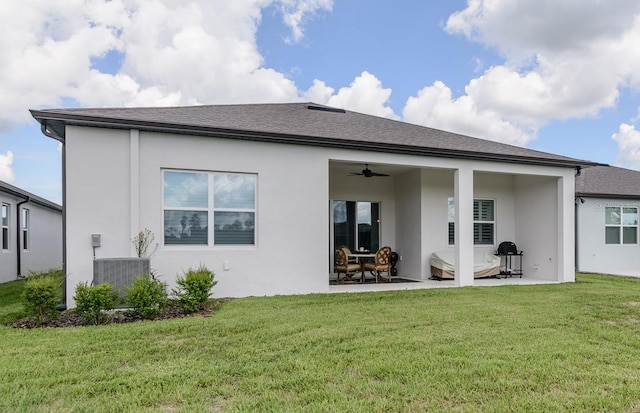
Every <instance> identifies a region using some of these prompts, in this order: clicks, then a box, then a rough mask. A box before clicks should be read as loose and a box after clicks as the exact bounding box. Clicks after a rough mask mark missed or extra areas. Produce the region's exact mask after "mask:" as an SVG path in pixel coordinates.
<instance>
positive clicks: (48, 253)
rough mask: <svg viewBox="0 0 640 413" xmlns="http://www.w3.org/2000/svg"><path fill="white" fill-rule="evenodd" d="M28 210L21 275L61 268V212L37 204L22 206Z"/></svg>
mask: <svg viewBox="0 0 640 413" xmlns="http://www.w3.org/2000/svg"><path fill="white" fill-rule="evenodd" d="M23 208H27V209H28V210H29V221H30V222H29V245H28V250H26V251H22V262H21V265H20V266H21V267H22V274H23V275H27V274H28V273H29V272H30V271H46V270H50V269H52V268H62V212H60V211H54V210H52V209H49V208H45V207H42V206H40V205H37V204H31V203H28V204H23V205H22V207H21V209H23Z"/></svg>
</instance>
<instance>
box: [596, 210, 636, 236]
mask: <svg viewBox="0 0 640 413" xmlns="http://www.w3.org/2000/svg"><path fill="white" fill-rule="evenodd" d="M612 209H616V210H617V211H618V216H619V220H620V222H619V223H617V224H616V223H614V224H611V223H607V217H608V213H607V211H608V210H612ZM625 209H633V210H635V219H636V220H635V224H625V220H624V215H625ZM639 217H640V209H639V208H638V207H637V206H633V205H619V206H618V205H616V206H612V205H609V206H606V207H605V208H604V244H605V245H638V242H639V236H638V235H639V230H640V222H639ZM608 228H616V229H618V234H617V238H618V240H617V242H609V240H608V237H607V234H608V231H607V229H608ZM629 228H633V229H635V234H634V235H635V240H634V241H633V242H625V229H629Z"/></svg>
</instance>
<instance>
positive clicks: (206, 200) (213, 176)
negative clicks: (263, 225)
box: [163, 171, 257, 245]
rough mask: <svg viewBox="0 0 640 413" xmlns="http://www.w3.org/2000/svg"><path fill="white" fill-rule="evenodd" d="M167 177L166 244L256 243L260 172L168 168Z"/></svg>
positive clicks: (165, 196) (165, 176)
mask: <svg viewBox="0 0 640 413" xmlns="http://www.w3.org/2000/svg"><path fill="white" fill-rule="evenodd" d="M163 180H164V243H165V244H166V245H171V244H189V245H254V244H255V215H256V183H257V176H256V175H252V174H237V173H221V172H186V171H164V174H163ZM209 228H213V229H214V230H213V231H209Z"/></svg>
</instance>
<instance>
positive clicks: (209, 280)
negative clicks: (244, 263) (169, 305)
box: [172, 264, 218, 312]
mask: <svg viewBox="0 0 640 413" xmlns="http://www.w3.org/2000/svg"><path fill="white" fill-rule="evenodd" d="M214 276H215V274H214V273H213V271H211V270H209V269H208V268H207V267H205V266H204V265H202V264H201V265H200V266H199V267H198V268H197V269H195V270H194V269H191V268H189V271H187V272H186V273H185V274H184V275H182V276H179V277H178V279H177V280H176V284H178V287H177V288H175V289H173V290H172V294H173V295H174V296H175V297H176V298H177V300H178V304H179V305H180V306H182V307H183V308H185V309H186V310H187V311H190V312H195V311H199V310H202V309H204V307H205V305H206V303H207V301H208V300H209V297H210V296H211V289H212V288H213V286H214V285H216V284H217V283H218V281H214V279H213V278H214Z"/></svg>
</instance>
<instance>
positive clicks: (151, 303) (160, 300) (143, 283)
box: [126, 275, 168, 318]
mask: <svg viewBox="0 0 640 413" xmlns="http://www.w3.org/2000/svg"><path fill="white" fill-rule="evenodd" d="M167 300H168V297H167V285H166V284H165V283H163V282H160V281H159V280H157V279H155V278H153V277H149V276H145V275H141V276H139V277H136V279H135V280H134V281H133V284H131V287H128V288H127V296H126V302H127V304H129V305H130V306H132V307H133V311H134V312H135V313H136V314H139V315H140V316H142V317H143V318H151V317H153V316H154V315H156V314H158V312H160V311H161V310H162V309H163V308H164V307H166V305H167Z"/></svg>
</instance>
